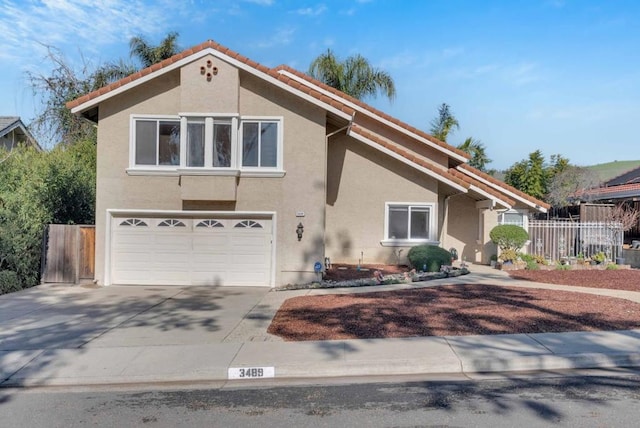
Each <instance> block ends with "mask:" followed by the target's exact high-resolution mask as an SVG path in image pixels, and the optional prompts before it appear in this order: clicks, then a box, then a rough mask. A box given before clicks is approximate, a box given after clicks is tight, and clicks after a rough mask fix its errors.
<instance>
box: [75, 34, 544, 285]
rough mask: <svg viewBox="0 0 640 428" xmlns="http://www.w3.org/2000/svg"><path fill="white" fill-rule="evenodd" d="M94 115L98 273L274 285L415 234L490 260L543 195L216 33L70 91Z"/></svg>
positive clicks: (396, 249) (141, 280) (385, 257)
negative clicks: (499, 235)
mask: <svg viewBox="0 0 640 428" xmlns="http://www.w3.org/2000/svg"><path fill="white" fill-rule="evenodd" d="M67 107H68V108H70V109H71V111H72V112H73V113H75V114H78V115H83V116H84V117H85V118H87V119H89V120H92V121H94V122H96V123H97V126H98V154H97V159H98V160H97V196H96V199H97V200H96V252H95V257H96V265H95V271H96V279H97V281H98V282H99V283H100V284H104V285H108V284H199V285H261V286H277V285H282V284H287V283H300V282H307V281H311V280H313V279H315V278H317V273H316V272H315V267H316V265H322V263H323V262H324V261H325V257H327V258H330V260H331V262H334V263H335V262H345V263H358V262H360V263H398V262H403V261H405V260H406V255H407V252H408V250H409V248H410V247H411V246H414V245H417V244H421V243H431V244H437V245H440V246H442V247H444V248H447V249H448V248H456V250H457V251H458V253H459V254H460V256H461V257H464V258H466V260H467V261H471V262H479V263H488V262H489V259H490V257H491V255H492V254H495V246H494V245H493V244H492V243H491V242H490V239H489V231H490V230H491V228H492V227H493V226H495V225H496V224H498V221H499V219H500V218H501V217H502V219H503V220H504V218H505V217H508V218H509V219H511V220H513V219H515V220H516V221H518V220H519V221H520V222H521V223H526V218H527V216H528V214H529V213H532V212H540V211H545V210H546V209H547V208H548V207H549V206H548V205H547V204H545V203H543V202H542V201H539V200H536V199H535V198H532V197H530V196H528V195H526V194H524V193H522V192H520V191H518V190H516V189H514V188H512V187H510V186H507V185H505V184H504V183H502V182H500V181H498V180H496V179H494V178H492V177H491V176H489V175H487V174H484V173H482V172H480V171H478V170H476V169H474V168H472V167H470V166H468V165H467V161H468V156H467V155H466V154H465V153H464V152H462V151H460V150H458V149H456V148H455V147H452V146H450V145H447V144H445V143H443V142H441V141H439V140H437V139H435V138H434V137H432V136H430V135H428V134H426V133H424V132H423V131H421V130H419V129H417V128H415V127H412V126H410V125H408V124H406V123H403V122H402V121H400V120H398V119H396V118H394V117H391V116H389V115H386V114H385V113H383V112H381V111H378V110H376V109H374V108H372V107H371V106H369V105H367V104H365V103H362V102H360V101H358V100H356V99H354V98H351V97H349V96H347V95H345V94H343V93H341V92H339V91H336V90H334V89H332V88H330V87H328V86H326V85H324V84H322V83H320V82H318V81H316V80H314V79H311V78H310V77H308V76H306V75H305V74H303V73H300V72H298V71H296V70H294V69H291V68H289V67H286V66H280V67H277V68H268V67H265V66H263V65H260V64H258V63H256V62H254V61H252V60H250V59H248V58H246V57H244V56H242V55H240V54H238V53H236V52H233V51H231V50H229V49H228V48H225V47H223V46H221V45H219V44H217V43H215V42H213V41H207V42H205V43H202V44H200V45H198V46H195V47H193V48H191V49H187V50H186V51H184V52H182V53H179V54H177V55H175V56H173V57H171V58H169V59H166V60H164V61H162V62H160V63H158V64H155V65H153V66H151V67H149V68H146V69H144V70H142V71H139V72H137V73H135V74H133V75H131V76H128V77H126V78H124V79H122V80H120V81H117V82H115V83H112V84H110V85H108V86H106V87H104V88H101V89H99V90H97V91H94V92H91V93H89V94H86V95H84V96H82V97H80V98H78V99H76V100H74V101H71V102H69V103H68V104H67Z"/></svg>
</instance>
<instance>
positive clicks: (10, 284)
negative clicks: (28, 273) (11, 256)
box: [0, 270, 22, 294]
mask: <svg viewBox="0 0 640 428" xmlns="http://www.w3.org/2000/svg"><path fill="white" fill-rule="evenodd" d="M19 290H22V285H21V284H20V280H19V279H18V275H17V274H16V273H15V272H13V271H11V270H2V271H0V294H5V293H11V292H14V291H19Z"/></svg>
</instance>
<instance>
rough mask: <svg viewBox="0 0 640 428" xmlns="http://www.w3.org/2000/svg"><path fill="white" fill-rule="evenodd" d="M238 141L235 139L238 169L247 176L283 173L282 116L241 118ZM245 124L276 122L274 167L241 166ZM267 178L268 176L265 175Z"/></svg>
mask: <svg viewBox="0 0 640 428" xmlns="http://www.w3.org/2000/svg"><path fill="white" fill-rule="evenodd" d="M238 122H239V123H238V139H237V143H238V144H237V150H238V151H237V155H238V157H237V160H238V169H239V170H240V171H242V172H246V173H248V174H247V175H249V174H252V173H259V174H258V175H256V176H263V175H264V174H261V173H267V172H276V171H277V172H280V171H283V166H282V159H283V156H282V152H283V139H284V137H283V134H284V117H282V116H241V117H240V120H239V121H238ZM245 122H258V123H262V122H276V123H277V124H278V130H277V131H278V133H277V140H276V150H277V154H276V166H275V167H273V166H243V165H242V163H243V161H244V159H243V156H242V149H243V147H242V144H243V138H244V135H243V126H242V125H243V124H244V123H245ZM259 159H260V156H259V155H258V160H259ZM267 176H268V175H267Z"/></svg>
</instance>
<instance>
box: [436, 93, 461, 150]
mask: <svg viewBox="0 0 640 428" xmlns="http://www.w3.org/2000/svg"><path fill="white" fill-rule="evenodd" d="M456 129H460V124H459V123H458V119H456V117H455V116H454V115H453V113H452V112H451V109H450V107H449V105H448V104H446V103H442V104H441V105H440V107H439V108H438V117H436V118H435V119H433V120H432V121H431V130H430V132H431V135H433V136H434V137H436V138H437V139H438V140H440V141H442V142H445V143H446V142H447V137H448V136H449V134H450V133H451V132H453V131H454V130H456Z"/></svg>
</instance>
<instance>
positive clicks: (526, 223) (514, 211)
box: [498, 209, 529, 230]
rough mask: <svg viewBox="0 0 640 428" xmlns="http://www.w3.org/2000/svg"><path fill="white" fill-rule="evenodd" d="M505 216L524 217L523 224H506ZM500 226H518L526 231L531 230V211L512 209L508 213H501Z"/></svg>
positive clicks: (499, 217)
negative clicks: (516, 215)
mask: <svg viewBox="0 0 640 428" xmlns="http://www.w3.org/2000/svg"><path fill="white" fill-rule="evenodd" d="M505 214H519V215H520V216H522V224H516V223H505V220H504V216H505ZM498 224H516V225H517V226H521V227H522V228H523V229H524V230H529V210H527V209H510V210H506V211H501V212H500V214H499V216H498Z"/></svg>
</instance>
